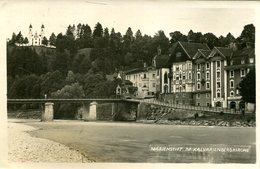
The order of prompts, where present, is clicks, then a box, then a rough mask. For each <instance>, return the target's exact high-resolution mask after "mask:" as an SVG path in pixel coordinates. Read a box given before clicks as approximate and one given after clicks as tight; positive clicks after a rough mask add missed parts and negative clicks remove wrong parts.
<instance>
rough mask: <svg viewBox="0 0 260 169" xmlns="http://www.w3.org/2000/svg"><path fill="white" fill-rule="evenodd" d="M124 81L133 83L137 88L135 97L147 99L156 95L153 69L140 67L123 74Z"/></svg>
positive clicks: (154, 71) (154, 70)
mask: <svg viewBox="0 0 260 169" xmlns="http://www.w3.org/2000/svg"><path fill="white" fill-rule="evenodd" d="M125 74H126V80H129V81H131V82H132V83H133V86H135V87H137V88H138V90H137V93H136V97H140V98H147V97H154V96H155V93H156V85H157V84H156V83H157V77H156V69H155V68H154V67H146V66H144V67H142V68H137V69H132V70H128V71H126V72H125Z"/></svg>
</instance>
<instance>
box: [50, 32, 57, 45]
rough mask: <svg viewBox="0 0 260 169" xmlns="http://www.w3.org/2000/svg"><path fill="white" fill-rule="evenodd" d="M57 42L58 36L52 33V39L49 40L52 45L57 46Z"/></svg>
mask: <svg viewBox="0 0 260 169" xmlns="http://www.w3.org/2000/svg"><path fill="white" fill-rule="evenodd" d="M56 40H57V37H56V35H55V34H54V33H52V34H51V36H50V38H49V42H50V45H52V46H56Z"/></svg>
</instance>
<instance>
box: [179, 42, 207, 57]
mask: <svg viewBox="0 0 260 169" xmlns="http://www.w3.org/2000/svg"><path fill="white" fill-rule="evenodd" d="M177 43H179V44H180V45H181V47H182V48H183V49H184V51H185V52H186V53H187V54H188V56H189V57H190V58H193V56H194V55H195V54H196V53H197V51H198V49H203V50H210V49H209V47H208V46H207V45H206V44H202V43H193V42H177Z"/></svg>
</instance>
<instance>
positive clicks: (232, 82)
mask: <svg viewBox="0 0 260 169" xmlns="http://www.w3.org/2000/svg"><path fill="white" fill-rule="evenodd" d="M230 88H234V80H230Z"/></svg>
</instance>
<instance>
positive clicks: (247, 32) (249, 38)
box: [239, 24, 255, 43]
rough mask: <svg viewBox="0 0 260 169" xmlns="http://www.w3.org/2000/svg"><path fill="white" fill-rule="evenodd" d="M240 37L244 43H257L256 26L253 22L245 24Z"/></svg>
mask: <svg viewBox="0 0 260 169" xmlns="http://www.w3.org/2000/svg"><path fill="white" fill-rule="evenodd" d="M239 39H241V42H242V43H247V42H249V43H255V26H254V25H253V24H248V25H245V26H244V29H243V31H242V33H241V35H240V37H239Z"/></svg>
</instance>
